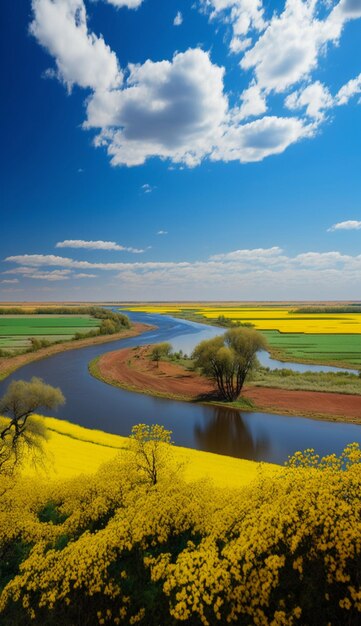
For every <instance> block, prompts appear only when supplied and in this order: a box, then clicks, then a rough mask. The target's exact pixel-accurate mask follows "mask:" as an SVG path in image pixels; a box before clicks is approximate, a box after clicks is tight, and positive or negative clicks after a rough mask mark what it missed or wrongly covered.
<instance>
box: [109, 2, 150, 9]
mask: <svg viewBox="0 0 361 626" xmlns="http://www.w3.org/2000/svg"><path fill="white" fill-rule="evenodd" d="M105 2H107V3H108V4H112V5H113V6H115V7H117V8H121V7H127V9H137V8H138V7H140V5H141V4H142V2H143V0H105Z"/></svg>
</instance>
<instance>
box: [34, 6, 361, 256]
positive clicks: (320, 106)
mask: <svg viewBox="0 0 361 626" xmlns="http://www.w3.org/2000/svg"><path fill="white" fill-rule="evenodd" d="M107 1H108V3H109V4H112V5H113V6H115V7H118V8H119V7H124V6H126V7H128V8H130V9H136V8H137V7H139V6H140V5H141V3H142V2H141V0H107ZM199 2H200V5H201V7H202V9H203V10H204V11H206V12H207V13H208V14H209V16H210V19H211V20H216V19H217V20H220V21H221V22H223V23H227V24H229V25H230V27H231V30H232V37H231V43H230V48H231V50H233V52H241V51H245V53H244V56H243V58H242V60H241V62H240V67H241V70H243V71H246V72H248V71H249V72H250V73H251V76H250V80H249V86H248V87H247V88H246V89H244V90H243V92H242V93H241V95H240V104H239V105H238V106H233V107H230V105H229V101H228V96H227V93H226V92H225V88H224V75H225V68H224V67H219V66H217V65H216V64H215V63H213V62H212V60H211V58H210V54H209V53H208V52H205V51H203V50H201V49H200V48H194V49H188V50H186V51H185V52H177V53H175V54H174V56H173V58H172V59H171V60H163V61H156V62H154V61H152V60H150V59H148V60H147V61H145V62H144V63H142V64H139V65H134V64H129V66H128V68H127V69H126V76H127V79H126V81H125V82H124V81H123V72H122V70H121V69H120V67H119V63H118V59H117V57H116V54H115V53H114V51H112V50H111V49H110V47H109V46H108V45H107V44H106V43H105V41H104V39H103V37H102V36H101V35H97V34H95V33H93V32H92V31H90V30H89V29H88V26H87V20H86V10H85V5H84V0H32V6H33V21H32V23H31V25H30V30H31V32H32V34H33V35H34V36H35V37H36V38H37V40H38V42H39V43H40V44H41V45H43V46H44V47H45V48H46V49H47V50H48V52H49V53H50V54H51V55H52V56H53V57H54V58H55V63H56V68H57V70H56V72H55V74H56V76H57V77H58V78H59V79H60V80H62V81H63V82H64V83H65V84H66V85H67V87H68V89H71V87H72V86H73V85H74V84H77V85H79V86H81V87H88V88H90V89H91V90H92V93H91V94H90V96H89V97H88V98H87V100H86V112H87V118H86V120H85V122H84V124H83V127H84V128H85V129H96V131H97V135H96V137H95V139H94V145H95V146H103V147H104V148H106V150H107V153H108V155H109V157H110V159H111V163H112V165H114V166H117V165H120V166H121V165H126V166H135V165H142V164H143V163H145V161H146V160H147V159H150V158H152V157H157V158H160V159H163V160H166V159H168V160H170V161H171V162H172V163H174V164H179V165H181V166H182V165H185V166H188V167H194V166H196V165H198V164H199V163H201V161H202V160H204V159H206V158H209V159H211V160H213V161H217V160H223V161H231V160H238V161H240V162H241V163H247V162H255V161H261V160H262V159H264V158H267V157H268V156H271V155H276V154H280V153H282V152H283V151H284V150H286V149H287V148H288V146H290V145H292V144H294V143H296V142H298V141H300V140H301V139H303V138H311V137H313V136H315V135H316V131H317V129H318V127H319V125H320V123H321V122H322V121H323V119H324V117H325V111H326V110H328V109H330V108H331V107H332V106H336V105H338V104H340V105H341V104H346V103H347V102H348V101H349V99H350V98H351V97H352V96H353V95H355V94H357V93H360V92H361V79H360V76H361V75H360V76H358V77H357V78H354V79H352V80H350V81H349V82H348V83H346V84H345V85H344V86H343V87H342V88H341V89H340V90H339V92H338V94H337V95H336V97H335V98H332V96H331V94H330V92H329V90H328V87H327V86H326V85H323V84H322V83H321V82H320V81H317V80H316V81H315V80H313V82H312V76H311V74H312V71H313V70H314V69H316V68H317V67H318V64H319V62H320V59H321V57H322V56H324V55H325V52H326V50H327V45H329V44H330V43H334V44H338V43H339V41H340V37H341V33H342V31H343V27H344V24H345V23H346V22H347V21H348V20H351V19H356V18H358V17H361V2H360V0H341V1H340V2H339V3H338V4H336V5H335V6H332V4H331V3H330V2H327V1H325V2H322V5H321V0H286V2H285V6H284V9H281V11H279V12H274V13H273V15H272V16H271V18H270V19H269V20H268V21H267V19H266V17H265V11H264V8H263V5H262V0H199ZM198 6H199V5H198ZM179 14H180V12H179ZM180 15H181V14H180ZM253 42H255V43H254V44H253ZM50 73H51V74H54V70H50ZM291 87H293V88H294V89H295V91H294V92H293V93H291V94H288V96H287V98H286V100H285V102H284V104H285V106H286V107H287V108H289V109H292V110H299V111H300V113H299V115H298V116H288V115H285V114H284V113H281V112H280V109H278V110H277V115H274V114H272V111H270V112H269V114H268V115H265V114H266V113H267V112H268V109H269V108H270V105H269V103H268V102H267V98H269V96H270V94H271V93H272V92H277V93H283V92H285V91H289V89H290V88H291ZM232 96H234V94H232ZM262 116H263V117H262ZM251 117H258V118H260V119H257V120H255V121H248V120H249V118H251ZM310 118H311V119H310ZM244 120H247V123H244ZM149 191H150V186H149V188H148V187H146V186H143V192H144V193H149ZM116 245H117V244H116ZM83 247H85V246H83ZM113 249H114V248H113ZM116 249H123V248H122V247H120V248H116ZM124 249H126V250H128V251H133V252H139V250H137V249H131V248H124Z"/></svg>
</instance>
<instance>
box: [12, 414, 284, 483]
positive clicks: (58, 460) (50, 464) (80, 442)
mask: <svg viewBox="0 0 361 626" xmlns="http://www.w3.org/2000/svg"><path fill="white" fill-rule="evenodd" d="M46 426H47V428H48V429H49V431H50V435H51V436H50V438H49V441H47V442H46V444H45V446H46V455H47V459H46V462H45V468H44V470H45V471H44V470H42V469H39V468H37V469H35V468H34V467H32V465H30V464H29V465H27V466H25V468H24V473H25V474H27V475H29V476H33V475H34V474H38V475H39V477H41V476H42V475H43V476H44V477H46V478H47V479H48V478H53V479H56V478H72V477H75V476H77V475H79V474H94V473H95V472H96V471H97V470H98V469H99V467H100V466H101V465H102V464H103V463H106V462H108V461H111V460H112V459H114V457H115V456H116V455H117V454H119V453H120V454H121V452H122V450H124V449H126V448H127V446H128V438H127V437H120V436H118V435H111V434H108V433H105V432H102V431H100V430H90V429H87V428H83V427H82V426H77V425H75V424H71V423H70V422H66V421H64V420H58V419H55V418H53V417H47V418H46ZM174 457H175V460H176V462H179V463H180V464H182V467H183V476H184V478H185V480H187V481H193V480H198V479H200V478H211V479H212V481H213V483H214V484H215V485H216V486H219V487H224V486H227V487H242V486H244V485H248V484H249V483H250V482H252V481H253V480H254V479H255V478H257V477H258V476H259V474H260V473H262V475H268V476H272V475H275V474H276V473H277V472H278V471H279V467H278V466H276V465H271V464H268V463H262V464H260V463H255V462H252V461H246V460H241V459H235V458H231V457H226V456H221V455H218V454H212V453H209V452H200V451H198V450H191V449H188V448H181V447H178V446H174Z"/></svg>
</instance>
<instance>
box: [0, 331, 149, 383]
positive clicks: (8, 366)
mask: <svg viewBox="0 0 361 626" xmlns="http://www.w3.org/2000/svg"><path fill="white" fill-rule="evenodd" d="M152 328H154V326H150V325H149V324H138V323H136V324H133V327H132V328H131V329H130V330H125V331H122V332H121V333H116V334H114V335H100V336H99V337H88V339H77V340H76V341H67V342H64V343H57V344H54V345H52V346H48V347H46V348H40V350H37V351H36V352H27V353H26V354H18V355H16V356H10V357H1V358H0V380H3V379H4V378H6V376H9V374H11V373H12V372H14V371H15V370H17V369H18V368H19V367H22V366H23V365H27V363H31V362H32V361H38V360H40V359H45V358H46V357H48V356H52V355H53V354H58V353H59V352H66V351H67V350H77V349H79V348H86V347H87V346H93V345H97V344H101V343H109V342H110V341H117V340H118V339H127V338H128V337H136V336H137V335H140V334H142V333H144V332H146V331H147V330H151V329H152Z"/></svg>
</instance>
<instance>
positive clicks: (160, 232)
mask: <svg viewBox="0 0 361 626" xmlns="http://www.w3.org/2000/svg"><path fill="white" fill-rule="evenodd" d="M157 235H168V231H167V230H158V232H157Z"/></svg>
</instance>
